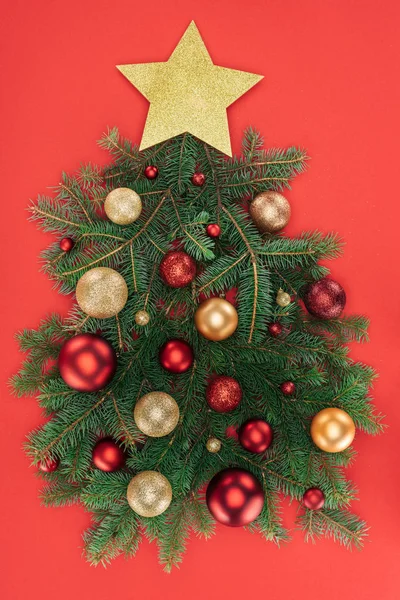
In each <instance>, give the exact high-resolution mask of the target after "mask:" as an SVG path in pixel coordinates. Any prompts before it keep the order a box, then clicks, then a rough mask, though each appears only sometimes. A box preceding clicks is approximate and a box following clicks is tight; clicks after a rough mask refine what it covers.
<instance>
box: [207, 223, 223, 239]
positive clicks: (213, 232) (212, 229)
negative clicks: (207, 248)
mask: <svg viewBox="0 0 400 600" xmlns="http://www.w3.org/2000/svg"><path fill="white" fill-rule="evenodd" d="M206 233H207V235H208V237H210V238H217V237H219V236H220V235H221V227H220V226H219V225H218V223H210V224H209V225H207V227H206Z"/></svg>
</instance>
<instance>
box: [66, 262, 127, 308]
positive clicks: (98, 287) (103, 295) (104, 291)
mask: <svg viewBox="0 0 400 600" xmlns="http://www.w3.org/2000/svg"><path fill="white" fill-rule="evenodd" d="M127 299H128V286H127V285H126V282H125V279H124V278H123V277H122V275H120V274H119V273H117V271H114V269H109V268H108V267H95V268H94V269H90V271H87V272H86V273H85V274H84V275H82V277H81V278H80V280H79V281H78V284H77V286H76V301H77V302H78V304H79V306H80V308H81V309H82V310H83V312H84V313H86V314H87V315H89V317H95V318H96V319H108V318H109V317H115V315H117V314H118V313H119V312H120V311H121V310H122V309H123V308H124V306H125V304H126V301H127Z"/></svg>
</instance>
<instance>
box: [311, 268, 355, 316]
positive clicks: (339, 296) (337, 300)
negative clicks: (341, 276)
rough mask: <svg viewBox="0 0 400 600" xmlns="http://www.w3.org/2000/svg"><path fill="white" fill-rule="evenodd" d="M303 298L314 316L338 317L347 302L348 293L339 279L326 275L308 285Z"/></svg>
mask: <svg viewBox="0 0 400 600" xmlns="http://www.w3.org/2000/svg"><path fill="white" fill-rule="evenodd" d="M303 300H304V304H305V306H306V309H307V310H308V312H309V313H311V314H312V315H314V317H319V318H320V319H336V318H337V317H339V316H340V314H341V312H342V310H343V309H344V306H345V304H346V293H345V291H344V289H343V288H342V286H341V285H340V284H339V283H338V282H337V281H334V280H333V279H329V278H328V277H325V278H324V279H320V281H315V282H314V283H310V284H309V285H308V286H307V287H306V289H305V291H304V294H303Z"/></svg>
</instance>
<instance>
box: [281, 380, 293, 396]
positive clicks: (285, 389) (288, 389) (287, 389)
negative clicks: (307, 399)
mask: <svg viewBox="0 0 400 600" xmlns="http://www.w3.org/2000/svg"><path fill="white" fill-rule="evenodd" d="M280 388H281V392H282V394H285V396H292V395H293V394H294V393H295V391H296V386H295V384H294V383H293V381H284V382H283V383H281V385H280Z"/></svg>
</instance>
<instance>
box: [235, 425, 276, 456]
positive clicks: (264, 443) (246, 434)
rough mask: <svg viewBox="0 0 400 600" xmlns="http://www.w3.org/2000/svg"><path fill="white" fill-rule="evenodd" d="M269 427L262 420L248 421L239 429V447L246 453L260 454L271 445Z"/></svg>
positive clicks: (271, 436)
mask: <svg viewBox="0 0 400 600" xmlns="http://www.w3.org/2000/svg"><path fill="white" fill-rule="evenodd" d="M272 438H273V432H272V428H271V425H270V424H269V423H267V422H266V421H264V420H263V419H249V420H248V421H246V422H245V423H243V425H242V426H241V427H240V429H239V442H240V445H241V446H242V447H243V448H244V449H245V450H247V451H248V452H253V453H254V454H261V453H262V452H265V450H267V448H269V446H270V445H271V442H272Z"/></svg>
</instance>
